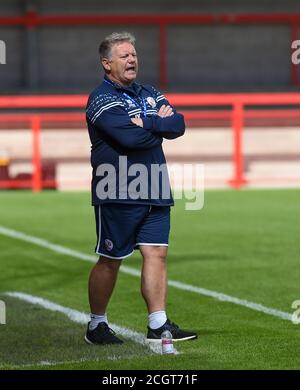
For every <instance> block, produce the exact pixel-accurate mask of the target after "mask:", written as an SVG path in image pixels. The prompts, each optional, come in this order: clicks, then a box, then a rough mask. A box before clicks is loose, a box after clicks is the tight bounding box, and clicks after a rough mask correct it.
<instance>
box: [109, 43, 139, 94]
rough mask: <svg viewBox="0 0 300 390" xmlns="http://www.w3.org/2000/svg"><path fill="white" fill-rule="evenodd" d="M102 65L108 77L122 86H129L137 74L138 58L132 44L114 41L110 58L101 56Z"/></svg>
mask: <svg viewBox="0 0 300 390" xmlns="http://www.w3.org/2000/svg"><path fill="white" fill-rule="evenodd" d="M102 65H103V67H104V68H105V70H106V71H107V74H108V76H109V78H111V79H112V80H113V81H115V82H116V83H118V84H120V85H122V86H129V85H130V84H131V83H132V82H133V81H134V80H135V79H136V76H137V71H138V60H137V55H136V51H135V48H134V46H133V45H132V44H131V43H129V42H121V43H116V44H115V45H113V46H112V48H111V55H110V58H103V60H102Z"/></svg>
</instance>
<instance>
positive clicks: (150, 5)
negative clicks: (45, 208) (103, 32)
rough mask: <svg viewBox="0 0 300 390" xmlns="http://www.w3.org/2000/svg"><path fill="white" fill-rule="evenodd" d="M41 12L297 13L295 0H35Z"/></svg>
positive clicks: (298, 7) (297, 3) (298, 5)
mask: <svg viewBox="0 0 300 390" xmlns="http://www.w3.org/2000/svg"><path fill="white" fill-rule="evenodd" d="M38 9H39V11H40V12H41V13H49V14H56V13H59V12H64V13H68V14H77V13H79V12H82V13H84V14H91V13H93V12H101V14H132V13H144V14H156V13H177V14H180V13H195V12H200V13H204V12H208V13H220V12H231V13H238V12H239V13H240V12H299V11H300V2H299V1H297V0H126V1H124V0H64V1H61V0H39V1H38Z"/></svg>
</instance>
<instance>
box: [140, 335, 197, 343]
mask: <svg viewBox="0 0 300 390" xmlns="http://www.w3.org/2000/svg"><path fill="white" fill-rule="evenodd" d="M197 338H198V336H188V337H183V338H181V339H173V343H177V342H178V341H186V340H194V339H197ZM146 340H147V341H151V342H153V343H161V339H148V338H147V339H146Z"/></svg>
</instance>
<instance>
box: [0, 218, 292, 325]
mask: <svg viewBox="0 0 300 390" xmlns="http://www.w3.org/2000/svg"><path fill="white" fill-rule="evenodd" d="M0 234H3V235H5V236H8V237H11V238H14V239H18V240H22V241H26V242H30V243H31V244H35V245H38V246H41V247H44V248H47V249H50V250H52V251H54V252H57V253H60V254H63V255H67V256H72V257H76V258H77V259H81V260H85V261H89V262H92V263H95V262H96V261H97V258H96V257H95V256H91V255H87V254H85V253H82V252H78V251H74V250H72V249H69V248H66V247H64V246H61V245H55V244H52V243H51V242H49V241H47V240H44V239H41V238H37V237H34V236H30V235H28V234H24V233H21V232H18V231H16V230H13V229H8V228H5V227H3V226H0ZM120 271H122V272H124V273H126V274H129V275H132V276H138V277H140V275H141V274H140V271H138V270H137V269H135V268H132V267H128V266H124V265H123V266H121V268H120ZM168 284H169V286H171V287H174V288H177V289H179V290H184V291H190V292H193V293H196V294H200V295H205V296H207V297H212V298H215V299H218V300H219V301H223V302H230V303H234V304H236V305H240V306H244V307H247V308H249V309H252V310H255V311H259V312H262V313H265V314H269V315H272V316H274V317H279V318H281V319H283V320H289V321H291V320H292V314H290V313H286V312H284V311H280V310H276V309H272V308H270V307H267V306H263V305H261V304H259V303H255V302H250V301H247V300H245V299H240V298H237V297H233V296H231V295H226V294H223V293H219V292H217V291H213V290H208V289H206V288H202V287H196V286H192V285H190V284H186V283H181V282H177V281H175V280H169V282H168Z"/></svg>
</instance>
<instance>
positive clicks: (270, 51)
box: [0, 0, 300, 93]
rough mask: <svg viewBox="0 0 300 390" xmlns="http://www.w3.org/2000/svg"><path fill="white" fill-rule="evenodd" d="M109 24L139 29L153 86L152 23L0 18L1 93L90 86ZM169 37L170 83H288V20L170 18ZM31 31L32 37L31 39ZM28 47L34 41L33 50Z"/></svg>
mask: <svg viewBox="0 0 300 390" xmlns="http://www.w3.org/2000/svg"><path fill="white" fill-rule="evenodd" d="M30 1H31V0H28V2H27V4H29V2H30ZM31 2H32V3H33V4H34V5H35V7H36V11H37V12H38V13H40V14H52V15H54V14H92V15H93V14H104V15H105V14H121V15H125V14H166V13H168V14H172V13H176V14H180V13H186V14H194V13H213V14H220V13H247V12H251V13H260V12H262V13H263V12H268V13H275V12H300V1H295V0H243V1H241V0H201V1H200V0H189V1H186V0H176V1H175V0H143V1H140V0H127V1H126V2H125V1H123V0H63V1H62V0H60V1H59V0H39V1H36V2H34V1H31ZM25 8H26V1H25V0H23V1H22V0H1V1H0V15H2V16H3V15H20V14H22V13H23V10H24V9H25ZM114 30H117V31H120V30H129V31H131V32H133V33H134V34H135V35H136V37H137V50H138V54H139V61H140V73H139V80H140V81H141V82H143V83H150V84H153V85H155V86H158V84H159V32H158V27H157V26H137V25H131V26H66V27H64V26H47V27H40V28H37V29H36V30H35V32H34V30H33V32H32V33H31V37H29V35H28V34H26V33H25V32H24V29H23V28H22V27H7V26H0V39H1V40H4V41H5V42H6V43H7V65H0V93H16V92H21V93H32V92H38V93H41V92H57V93H58V92H83V93H87V92H88V91H89V90H90V89H91V88H93V87H94V86H95V85H97V84H98V83H99V82H100V80H101V78H102V70H101V67H100V66H99V63H98V61H99V60H98V55H97V50H98V46H99V42H100V41H101V39H102V38H103V37H105V36H106V35H107V34H109V33H110V32H112V31H114ZM299 34H300V30H299ZM167 38H168V52H167V70H168V81H169V84H168V90H169V91H195V92H198V91H199V92H201V91H227V90H233V91H239V90H241V91H243V90H251V91H252V90H254V91H255V90H269V91H274V90H290V89H292V87H291V75H290V72H291V62H290V54H291V53H290V45H291V41H290V39H291V38H290V28H289V26H285V25H271V24H270V25H261V24H259V25H209V26H204V25H201V26H196V25H182V26H179V25H178V26H175V25H173V26H170V27H169V28H168V36H167ZM299 38H300V36H299ZM28 39H31V40H33V41H34V44H33V45H30V44H29V43H28ZM26 40H27V41H26ZM26 48H31V50H32V53H31V54H30V55H28V52H27V53H26ZM299 68H300V66H299Z"/></svg>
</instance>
